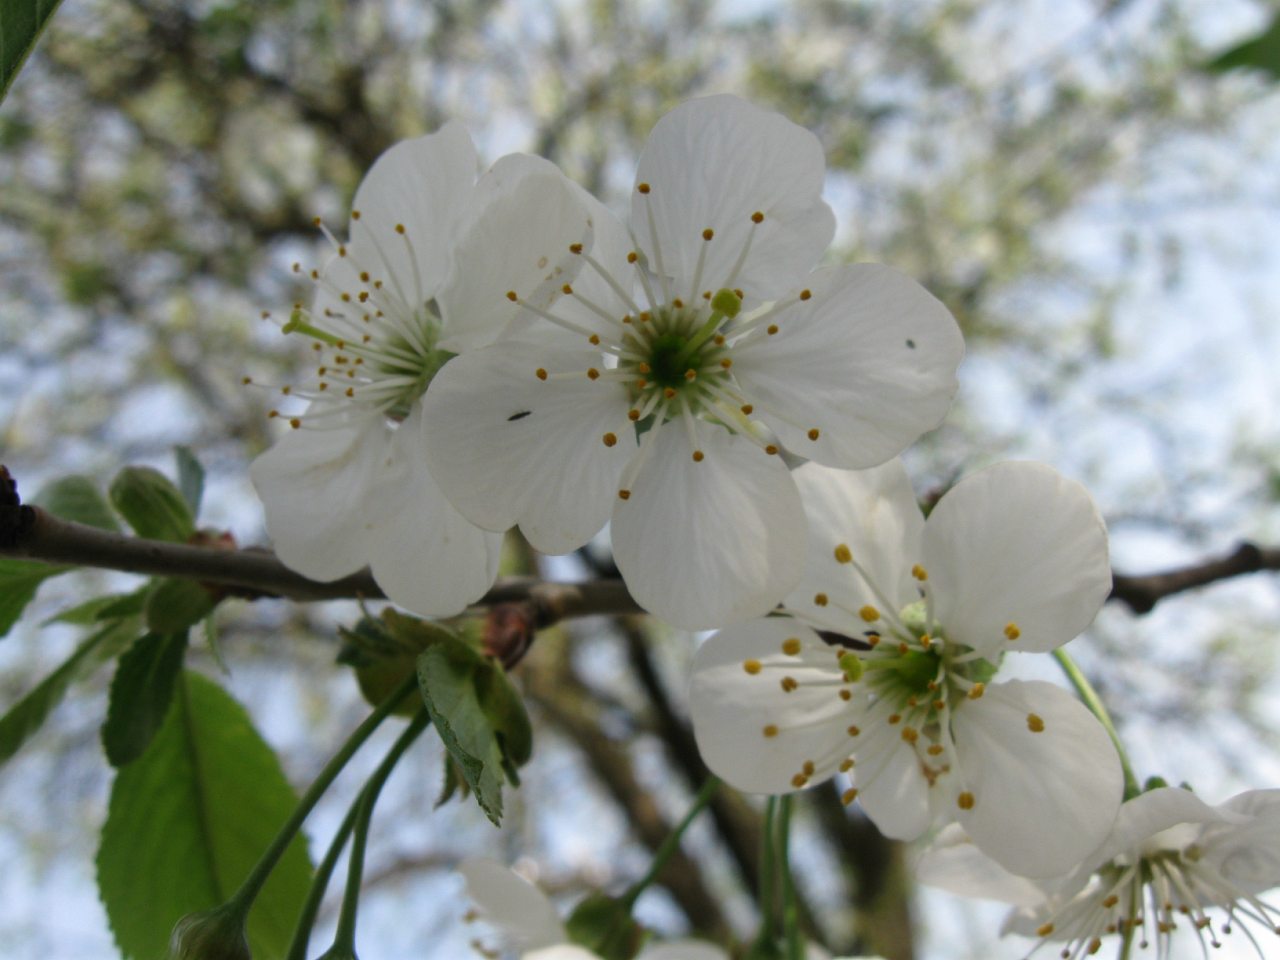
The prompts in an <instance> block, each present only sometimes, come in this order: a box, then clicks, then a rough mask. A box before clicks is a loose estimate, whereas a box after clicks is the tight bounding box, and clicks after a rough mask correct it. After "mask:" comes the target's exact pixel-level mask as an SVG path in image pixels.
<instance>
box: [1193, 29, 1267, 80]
mask: <svg viewBox="0 0 1280 960" xmlns="http://www.w3.org/2000/svg"><path fill="white" fill-rule="evenodd" d="M1205 67H1206V68H1207V69H1209V70H1213V71H1215V72H1217V73H1225V72H1227V71H1228V70H1235V69H1237V68H1241V67H1244V68H1251V69H1254V70H1262V71H1264V72H1266V73H1269V74H1271V76H1272V77H1273V78H1276V79H1280V16H1278V17H1276V18H1275V19H1274V20H1272V21H1271V25H1270V26H1269V27H1267V29H1265V30H1263V31H1262V32H1261V33H1259V34H1257V35H1256V36H1253V37H1250V38H1249V39H1248V40H1245V41H1244V42H1243V43H1239V44H1237V45H1236V46H1234V47H1232V48H1231V49H1230V50H1227V51H1224V52H1223V53H1220V54H1219V55H1218V56H1216V57H1214V58H1213V59H1212V60H1210V61H1209V62H1208V63H1207V64H1205Z"/></svg>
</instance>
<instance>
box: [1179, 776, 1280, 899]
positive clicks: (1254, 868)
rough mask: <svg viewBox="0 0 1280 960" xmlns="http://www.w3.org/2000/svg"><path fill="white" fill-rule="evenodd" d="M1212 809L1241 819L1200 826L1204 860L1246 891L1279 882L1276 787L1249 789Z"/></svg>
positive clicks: (1279, 793)
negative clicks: (1239, 820) (1273, 788)
mask: <svg viewBox="0 0 1280 960" xmlns="http://www.w3.org/2000/svg"><path fill="white" fill-rule="evenodd" d="M1184 792H1185V791H1184ZM1216 809H1217V811H1218V812H1219V813H1220V814H1222V815H1223V816H1226V817H1231V818H1233V819H1234V818H1241V820H1242V822H1238V823H1214V824H1209V825H1207V826H1206V827H1204V828H1203V832H1202V833H1201V835H1200V837H1199V838H1198V844H1197V845H1198V846H1199V848H1200V849H1201V851H1202V856H1203V859H1204V861H1205V862H1207V863H1209V864H1212V865H1213V866H1215V867H1216V868H1217V869H1218V872H1219V873H1221V874H1222V875H1223V876H1224V877H1226V879H1227V880H1229V881H1230V882H1231V883H1233V884H1235V885H1236V886H1237V887H1239V888H1240V889H1241V890H1243V891H1244V892H1245V893H1248V894H1258V893H1262V892H1263V891H1266V890H1270V889H1271V888H1273V887H1276V886H1280V790H1249V791H1246V792H1245V793H1241V794H1239V795H1237V796H1235V797H1232V798H1231V799H1230V800H1228V801H1227V802H1226V803H1224V804H1222V805H1220V806H1219V807H1217V808H1216Z"/></svg>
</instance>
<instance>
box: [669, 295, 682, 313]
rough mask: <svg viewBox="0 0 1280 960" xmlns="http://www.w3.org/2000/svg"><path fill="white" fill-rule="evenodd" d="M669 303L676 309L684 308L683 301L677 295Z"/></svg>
mask: <svg viewBox="0 0 1280 960" xmlns="http://www.w3.org/2000/svg"><path fill="white" fill-rule="evenodd" d="M671 305H672V306H673V307H675V308H676V309H677V310H682V309H683V308H684V301H683V300H681V299H680V298H679V297H676V298H675V299H674V300H672V301H671Z"/></svg>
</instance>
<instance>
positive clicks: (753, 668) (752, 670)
mask: <svg viewBox="0 0 1280 960" xmlns="http://www.w3.org/2000/svg"><path fill="white" fill-rule="evenodd" d="M742 669H743V670H745V671H747V673H749V674H751V675H752V676H753V677H754V676H755V675H756V674H757V673H759V672H760V671H761V670H763V669H764V666H763V664H761V663H760V661H759V660H756V659H755V658H752V659H750V660H743V661H742Z"/></svg>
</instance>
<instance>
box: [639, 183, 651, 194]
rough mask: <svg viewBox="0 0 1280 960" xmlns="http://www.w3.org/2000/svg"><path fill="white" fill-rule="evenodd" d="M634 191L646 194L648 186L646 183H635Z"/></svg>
mask: <svg viewBox="0 0 1280 960" xmlns="http://www.w3.org/2000/svg"><path fill="white" fill-rule="evenodd" d="M636 189H637V190H639V191H640V192H641V193H648V192H649V185H648V184H647V183H637V184H636Z"/></svg>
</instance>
